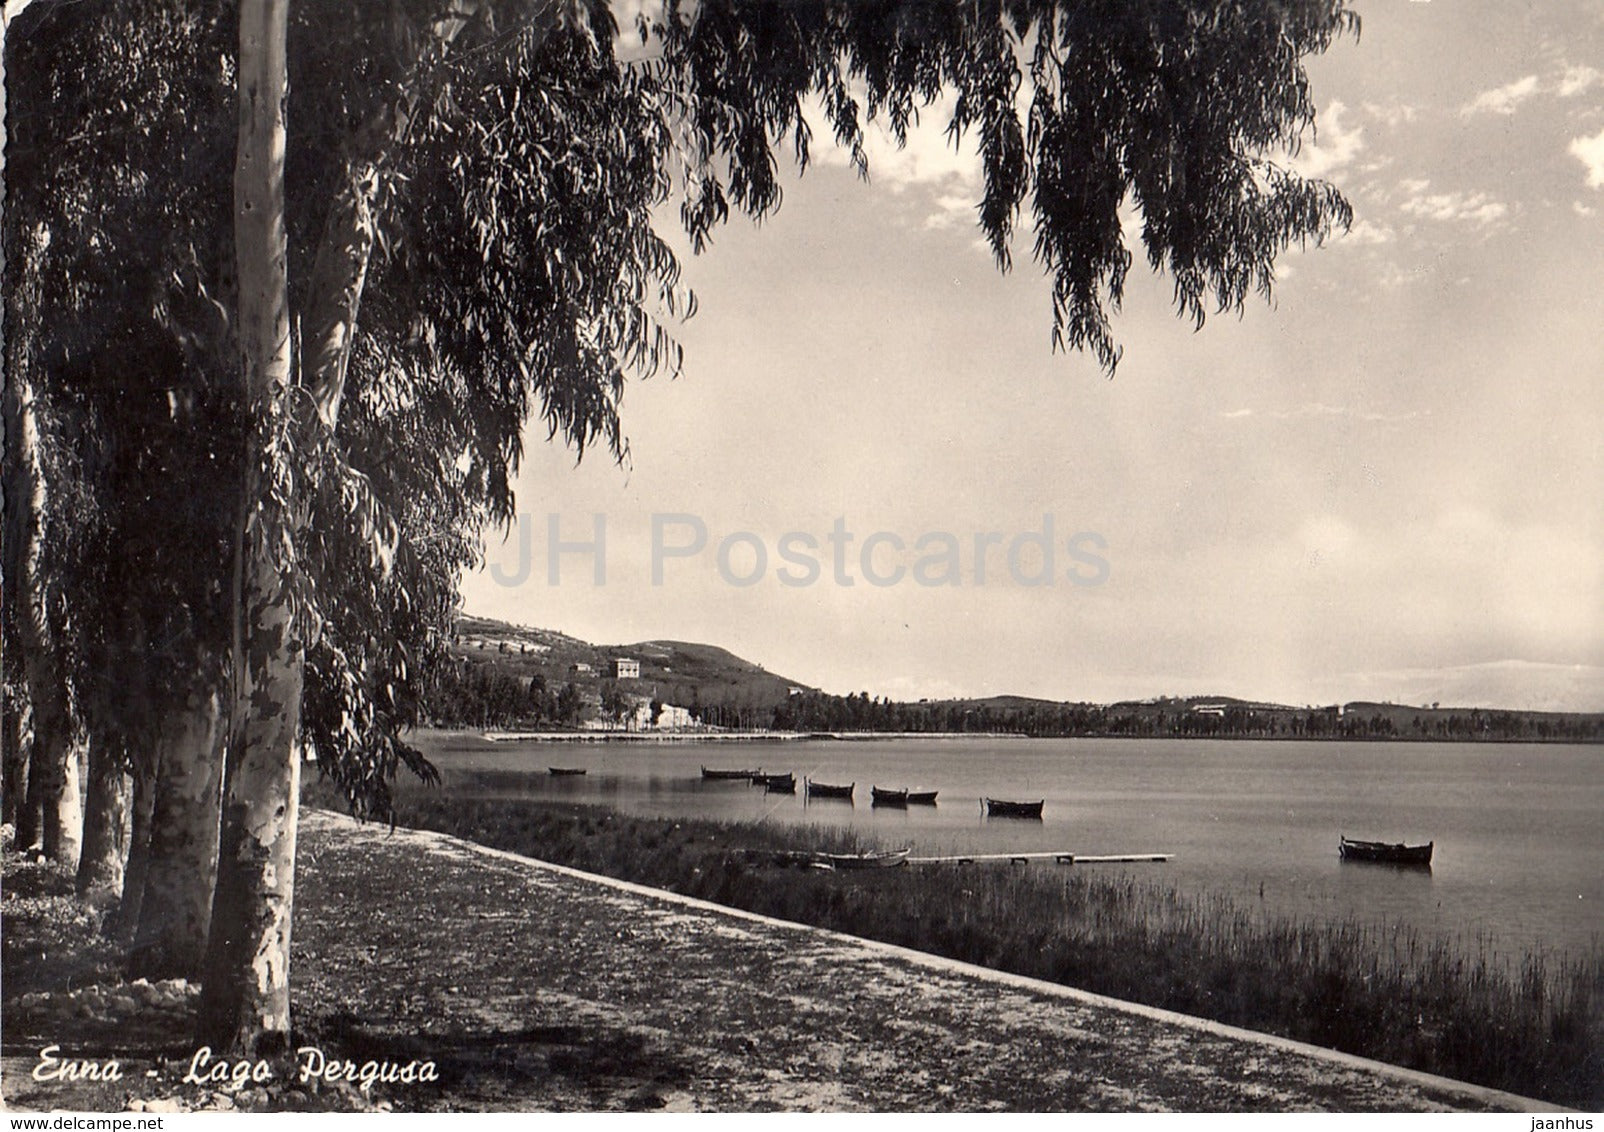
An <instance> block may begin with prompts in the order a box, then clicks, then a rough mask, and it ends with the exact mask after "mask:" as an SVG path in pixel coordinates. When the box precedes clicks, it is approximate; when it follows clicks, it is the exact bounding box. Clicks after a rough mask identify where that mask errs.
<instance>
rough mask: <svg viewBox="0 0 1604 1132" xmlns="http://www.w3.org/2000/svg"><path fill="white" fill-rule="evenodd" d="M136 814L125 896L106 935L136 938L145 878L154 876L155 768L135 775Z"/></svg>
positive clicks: (134, 815)
mask: <svg viewBox="0 0 1604 1132" xmlns="http://www.w3.org/2000/svg"><path fill="white" fill-rule="evenodd" d="M132 808H133V813H132V814H131V815H130V822H129V826H130V828H129V832H128V867H127V869H126V870H125V871H124V874H123V899H122V903H121V904H119V905H118V906H117V913H116V915H115V916H113V917H112V918H111V921H110V923H109V924H108V925H107V927H106V934H107V935H110V936H111V937H112V938H113V939H117V940H122V941H124V942H129V941H132V939H133V937H134V934H135V932H136V931H137V929H138V927H139V913H140V909H141V908H142V907H143V906H144V902H145V878H146V877H147V876H149V875H150V826H151V820H152V818H153V816H154V815H155V812H156V774H155V771H154V770H151V771H149V772H145V773H140V774H136V775H134V801H133V807H132Z"/></svg>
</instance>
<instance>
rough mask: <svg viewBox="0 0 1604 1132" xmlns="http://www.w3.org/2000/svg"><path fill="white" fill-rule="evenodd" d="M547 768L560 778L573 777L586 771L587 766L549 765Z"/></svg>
mask: <svg viewBox="0 0 1604 1132" xmlns="http://www.w3.org/2000/svg"><path fill="white" fill-rule="evenodd" d="M546 769H547V770H549V771H551V773H552V774H554V775H555V776H557V777H558V778H571V777H573V776H575V775H580V774H584V773H585V768H584V767H582V766H549V767H547V768H546Z"/></svg>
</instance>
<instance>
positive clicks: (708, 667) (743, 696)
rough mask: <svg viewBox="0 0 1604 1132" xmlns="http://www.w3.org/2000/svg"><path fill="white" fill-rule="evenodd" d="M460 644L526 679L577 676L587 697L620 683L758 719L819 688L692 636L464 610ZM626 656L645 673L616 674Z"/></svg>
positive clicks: (556, 685) (477, 659)
mask: <svg viewBox="0 0 1604 1132" xmlns="http://www.w3.org/2000/svg"><path fill="white" fill-rule="evenodd" d="M454 646H455V650H456V652H457V654H458V655H459V656H461V657H463V658H464V659H466V660H468V661H469V662H472V663H476V664H487V665H490V666H491V667H492V668H493V669H494V670H495V671H496V672H498V673H500V674H503V675H507V676H513V677H516V678H518V679H520V680H522V681H525V682H527V681H529V680H531V679H533V678H536V677H539V678H540V679H541V681H542V682H543V683H544V685H545V687H547V688H548V689H553V690H555V689H560V688H562V687H563V686H564V685H566V684H570V683H571V684H573V685H574V686H575V688H576V689H578V691H579V692H580V693H581V695H583V696H584V697H585V698H586V699H587V700H593V701H594V700H599V698H600V696H601V693H602V690H603V689H604V687H605V686H606V685H608V684H609V683H616V684H617V686H618V688H619V689H620V690H621V691H625V692H627V693H628V694H630V695H632V696H639V697H646V698H649V699H655V700H659V701H661V702H663V703H667V704H676V705H678V706H681V707H693V706H696V705H702V706H717V707H720V708H725V709H729V710H731V711H734V712H738V713H740V714H743V715H745V714H750V715H751V717H752V719H753V721H754V722H753V725H756V726H762V725H766V724H767V723H768V721H769V720H770V718H772V715H773V712H774V708H775V707H776V706H777V705H779V704H781V703H784V702H785V701H786V699H787V698H788V697H789V696H790V695H791V694H792V689H798V690H800V691H811V690H812V689H810V688H808V687H807V686H806V685H803V684H799V683H798V682H796V681H795V680H790V679H787V678H786V677H784V676H781V675H779V674H777V673H773V672H769V671H768V670H767V669H765V668H763V666H762V665H758V664H753V663H752V662H751V661H749V660H744V659H742V658H741V657H738V656H736V655H735V654H734V653H732V652H729V651H728V650H726V649H721V648H718V647H717V646H715V645H705V644H697V643H694V642H689V641H638V642H636V643H634V644H626V645H593V644H590V643H588V642H586V641H581V640H578V639H576V638H574V637H569V636H566V635H564V634H562V633H555V632H552V631H550V630H547V629H535V628H529V627H527V626H522V625H510V624H507V623H506V622H504V621H493V620H490V619H488V618H484V617H462V618H460V619H459V620H458V622H457V635H456V640H455V642H454ZM619 660H626V661H627V660H634V661H636V662H638V663H639V665H640V675H639V676H638V677H629V678H626V679H623V680H617V681H614V679H613V675H614V667H613V665H614V662H615V661H619Z"/></svg>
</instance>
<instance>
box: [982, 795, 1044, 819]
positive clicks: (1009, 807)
mask: <svg viewBox="0 0 1604 1132" xmlns="http://www.w3.org/2000/svg"><path fill="white" fill-rule="evenodd" d="M980 801H981V804H982V805H983V806H985V808H986V816H987V817H988V818H1039V817H1041V809H1042V807H1043V806H1044V805H1046V804H1047V799H1045V798H1042V799H1040V800H1039V801H1035V802H1009V801H1005V800H1003V799H1001V798H982V799H981V800H980Z"/></svg>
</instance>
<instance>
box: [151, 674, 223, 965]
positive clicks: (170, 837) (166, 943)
mask: <svg viewBox="0 0 1604 1132" xmlns="http://www.w3.org/2000/svg"><path fill="white" fill-rule="evenodd" d="M223 703H224V698H223V695H222V694H221V693H220V692H211V693H209V694H204V695H196V696H194V697H192V698H191V700H190V702H189V704H188V705H187V707H186V710H185V711H183V712H179V713H175V716H174V718H171V719H169V720H166V721H164V722H163V724H162V728H161V736H160V739H159V740H158V742H157V750H156V780H155V785H154V789H153V790H152V791H151V793H152V795H153V797H154V804H153V808H152V811H151V817H150V825H149V840H148V842H147V844H146V846H145V860H144V862H143V865H142V867H143V869H144V872H145V879H144V891H143V892H142V893H141V894H140V903H139V915H138V917H137V919H134V920H132V921H130V922H131V923H132V924H135V925H137V926H136V927H135V928H134V942H133V950H132V953H131V954H130V956H129V971H130V973H132V974H134V975H142V976H144V977H145V978H149V979H170V978H175V977H180V976H181V977H183V978H188V979H193V978H197V977H199V975H200V972H201V965H202V961H203V959H204V956H205V954H206V938H207V930H208V928H209V926H210V924H211V919H212V889H213V885H214V884H215V883H216V879H217V842H218V822H219V812H220V807H221V804H222V789H223V757H222V756H223V733H224V729H223V720H224V712H223Z"/></svg>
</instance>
